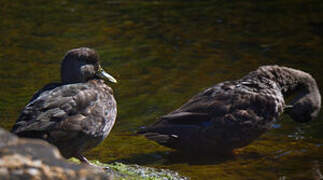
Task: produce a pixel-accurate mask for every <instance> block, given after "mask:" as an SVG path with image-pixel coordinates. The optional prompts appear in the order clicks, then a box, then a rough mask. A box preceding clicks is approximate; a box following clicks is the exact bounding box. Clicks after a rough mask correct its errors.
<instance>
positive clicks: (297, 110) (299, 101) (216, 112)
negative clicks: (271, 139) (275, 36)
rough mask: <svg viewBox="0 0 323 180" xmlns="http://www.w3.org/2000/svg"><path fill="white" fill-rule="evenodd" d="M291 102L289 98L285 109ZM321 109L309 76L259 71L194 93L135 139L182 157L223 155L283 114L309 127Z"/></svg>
mask: <svg viewBox="0 0 323 180" xmlns="http://www.w3.org/2000/svg"><path fill="white" fill-rule="evenodd" d="M295 93H296V96H295ZM292 94H294V95H293V96H291V95H292ZM289 96H291V97H293V98H292V100H291V102H290V103H288V105H286V104H285V100H284V99H286V98H288V97H289ZM320 107H321V95H320V92H319V89H318V87H317V84H316V81H315V80H314V79H313V77H312V76H311V75H310V74H308V73H305V72H303V71H300V70H296V69H292V68H288V67H281V66H277V65H274V66H261V67H259V68H258V69H257V70H256V71H253V72H250V73H249V74H247V75H246V76H244V77H242V78H241V79H239V80H236V81H226V82H223V83H219V84H216V85H215V86H213V87H211V88H208V89H206V90H204V91H202V92H201V93H198V94H197V95H195V96H194V97H192V98H191V99H190V100H189V101H188V102H186V103H185V104H184V105H182V106H181V107H180V108H178V109H177V110H175V111H173V112H171V113H169V114H167V115H165V116H162V117H160V119H159V121H157V122H156V123H155V124H153V125H151V126H149V127H145V128H142V129H141V130H140V131H138V133H139V134H144V135H145V136H146V137H147V138H148V139H151V140H153V141H156V142H157V143H159V144H161V145H164V146H168V147H170V148H174V149H177V150H181V151H186V152H198V153H201V152H202V153H204V152H211V153H220V154H222V153H224V154H227V153H231V152H232V150H233V149H236V148H240V147H243V146H246V145H248V144H249V143H251V142H252V141H253V140H255V139H256V138H257V137H259V136H260V135H262V134H263V133H264V132H266V131H267V130H269V129H270V128H271V127H272V124H273V123H274V122H275V121H276V120H277V119H278V117H279V115H280V114H281V113H283V112H284V111H285V112H286V113H288V114H289V115H290V117H291V118H292V119H294V120H295V121H298V122H307V121H310V120H311V119H313V118H314V117H316V116H317V115H318V113H319V110H320Z"/></svg>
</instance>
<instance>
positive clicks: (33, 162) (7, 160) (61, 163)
mask: <svg viewBox="0 0 323 180" xmlns="http://www.w3.org/2000/svg"><path fill="white" fill-rule="evenodd" d="M0 179H3V180H7V179H8V180H9V179H18V180H19V179H35V180H38V179H39V180H40V179H41V180H42V179H59V180H64V179H68V180H73V179H75V180H76V179H87V180H88V179H89V180H90V179H95V180H97V179H112V177H111V176H110V175H109V174H108V173H106V172H104V171H103V170H101V169H99V168H92V167H89V166H85V165H84V166H83V165H77V164H73V163H71V162H68V161H67V160H65V159H64V158H63V157H62V156H61V155H60V153H59V151H58V149H57V148H56V147H54V146H53V145H51V144H48V143H47V142H45V141H42V140H36V139H24V138H18V137H17V136H15V135H13V134H11V133H9V132H7V131H6V130H4V129H2V128H0Z"/></svg>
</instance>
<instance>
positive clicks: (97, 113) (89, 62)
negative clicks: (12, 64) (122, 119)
mask: <svg viewBox="0 0 323 180" xmlns="http://www.w3.org/2000/svg"><path fill="white" fill-rule="evenodd" d="M61 79H62V82H61V83H50V84H48V85H46V86H45V87H43V88H42V89H40V90H39V91H38V92H36V93H35V94H34V96H33V97H32V99H31V100H30V102H29V103H28V104H27V105H26V106H25V108H24V109H23V111H22V112H21V114H20V116H19V118H18V120H17V122H16V124H15V125H14V127H13V128H12V132H13V133H15V134H17V135H18V136H20V137H28V138H39V139H43V140H46V141H48V142H49V143H52V144H54V145H56V146H57V147H58V149H59V150H60V152H61V153H62V155H63V156H64V157H65V158H70V157H76V158H78V159H80V160H81V161H82V162H85V163H89V162H88V161H87V159H86V158H85V157H84V156H82V153H83V152H85V151H87V150H89V149H91V148H92V147H94V146H96V145H98V144H99V143H100V142H101V141H103V140H104V139H105V138H106V137H107V135H108V134H109V132H110V130H111V128H112V127H113V125H114V122H115V119H116V115H117V105H116V101H115V99H114V97H113V92H112V89H111V88H110V87H109V86H108V85H106V84H105V82H104V80H103V79H108V80H110V81H112V82H116V80H115V79H114V78H113V77H112V76H111V75H109V74H108V73H106V72H105V71H104V70H103V69H102V68H101V66H100V64H99V57H98V55H97V53H96V52H95V51H94V50H92V49H89V48H78V49H72V50H70V51H68V52H67V53H66V55H65V57H64V59H63V61H62V64H61Z"/></svg>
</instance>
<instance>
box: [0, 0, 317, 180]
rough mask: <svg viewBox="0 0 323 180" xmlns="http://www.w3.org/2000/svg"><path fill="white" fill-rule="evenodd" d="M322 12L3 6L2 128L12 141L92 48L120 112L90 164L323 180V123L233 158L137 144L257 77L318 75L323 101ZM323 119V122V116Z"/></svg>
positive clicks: (268, 7) (257, 7) (218, 6)
mask: <svg viewBox="0 0 323 180" xmlns="http://www.w3.org/2000/svg"><path fill="white" fill-rule="evenodd" d="M322 19H323V3H322V1H321V0H307V1H305V0H285V1H279V0H272V1H255V0H245V1H240V2H235V1H228V0H205V1H193V0H191V1H180V0H165V1H144V0H135V1H124V0H121V1H108V0H106V1H102V0H100V1H99V0H96V1H89V0H81V1H63V0H60V1H42V0H33V1H32V0H26V1H9V0H2V1H1V2H0V33H1V36H0V48H1V49H0V62H1V63H0V84H1V87H0V119H1V121H0V125H1V126H2V127H5V128H6V129H10V128H11V126H12V125H13V123H14V122H15V120H16V119H17V117H18V115H19V113H20V111H21V109H22V108H23V107H24V105H25V104H26V103H27V102H28V100H29V98H30V97H31V96H32V94H33V93H34V92H35V91H36V90H37V89H39V88H41V87H42V86H43V85H44V84H46V83H48V82H52V81H59V65H60V61H61V59H62V57H63V55H64V54H65V52H66V51H67V50H69V49H72V48H76V47H80V46H87V47H91V48H95V49H96V50H97V51H98V52H99V54H100V56H101V59H102V64H103V66H104V67H105V69H106V70H107V71H108V72H110V73H111V74H113V75H114V76H115V77H116V78H117V79H118V81H119V84H116V85H111V86H112V87H113V88H114V90H115V96H116V99H117V101H118V119H117V124H116V126H115V127H114V129H113V130H112V133H111V134H110V136H109V137H108V138H107V139H106V140H105V141H104V142H103V143H102V144H101V145H100V146H98V147H97V148H95V149H93V150H92V151H91V152H89V153H88V154H87V156H88V157H89V158H90V159H99V160H100V161H102V162H114V161H119V162H120V161H121V162H125V163H137V164H141V165H146V166H153V167H162V168H169V169H173V170H176V171H178V172H180V173H181V174H183V175H186V176H190V177H192V179H279V178H286V179H313V178H314V176H315V170H317V169H320V168H321V171H323V168H322V167H323V146H322V144H323V133H322V131H323V121H322V120H323V116H322V115H320V116H319V117H318V118H317V119H316V120H314V121H312V122H310V123H306V124H299V123H295V122H293V121H292V120H291V119H290V118H289V117H287V116H282V117H281V118H280V121H279V122H277V124H276V125H275V128H274V129H273V130H271V131H269V132H268V133H266V134H265V135H263V136H261V137H260V138H259V139H258V140H256V141H255V142H254V143H252V144H251V145H249V146H247V147H245V148H242V149H240V150H239V151H238V152H237V155H236V157H234V158H220V157H207V158H198V157H197V158H192V157H181V156H180V155H178V154H176V153H173V152H172V150H171V149H168V148H165V147H162V146H159V145H158V144H156V143H154V142H151V141H148V140H145V139H144V138H143V137H137V136H132V133H133V132H134V131H135V130H136V129H138V128H139V127H140V126H143V125H147V124H151V123H153V122H154V121H155V120H156V119H157V118H158V117H159V116H160V115H163V114H166V113H168V112H170V111H172V110H174V109H175V108H177V107H179V106H180V105H181V104H183V103H184V102H185V101H187V100H188V99H189V98H190V97H192V96H193V95H194V94H196V93H197V92H199V91H201V90H203V89H205V88H207V87H210V86H212V85H214V84H216V83H219V82H221V81H225V80H234V79H238V78H240V77H241V76H243V75H245V74H246V73H248V72H249V71H252V70H255V69H256V68H257V67H258V66H260V65H265V64H279V65H285V66H289V67H293V68H297V69H301V70H304V71H306V72H309V73H311V74H312V75H313V76H314V78H315V79H316V80H317V82H318V84H319V86H320V89H323V76H322V75H323V73H322V67H323V33H322V32H323V20H322ZM321 114H322V113H321Z"/></svg>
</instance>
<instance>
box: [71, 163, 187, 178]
mask: <svg viewBox="0 0 323 180" xmlns="http://www.w3.org/2000/svg"><path fill="white" fill-rule="evenodd" d="M69 160H70V161H71V162H74V163H80V161H79V160H77V159H75V158H71V159H69ZM91 163H93V164H95V165H97V166H101V167H109V168H110V169H108V170H107V173H111V174H112V176H113V177H114V179H120V180H126V179H127V180H128V179H129V180H185V179H189V178H188V177H184V176H181V175H179V174H178V173H177V172H175V171H171V170H167V169H157V168H150V167H144V166H139V165H126V164H123V163H112V164H106V163H101V162H100V161H98V160H93V161H91Z"/></svg>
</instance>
